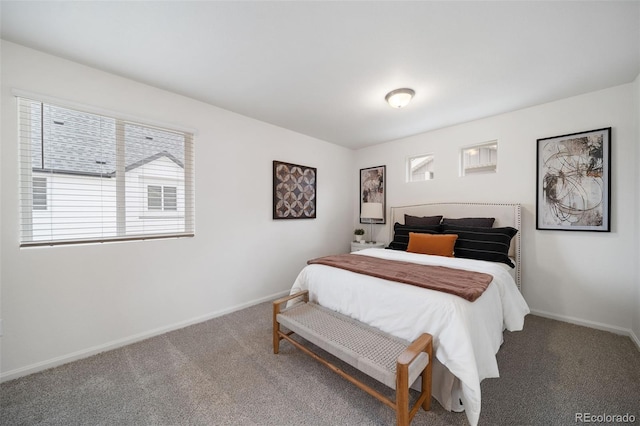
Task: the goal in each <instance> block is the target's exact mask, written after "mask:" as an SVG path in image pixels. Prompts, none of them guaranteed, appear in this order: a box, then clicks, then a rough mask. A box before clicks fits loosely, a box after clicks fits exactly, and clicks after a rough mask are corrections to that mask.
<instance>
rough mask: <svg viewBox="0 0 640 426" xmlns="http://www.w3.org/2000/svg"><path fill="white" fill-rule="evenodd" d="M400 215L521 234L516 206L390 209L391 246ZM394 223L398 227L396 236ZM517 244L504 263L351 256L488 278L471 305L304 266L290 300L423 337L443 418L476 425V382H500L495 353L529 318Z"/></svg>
mask: <svg viewBox="0 0 640 426" xmlns="http://www.w3.org/2000/svg"><path fill="white" fill-rule="evenodd" d="M405 215H409V216H412V217H413V218H416V217H432V216H440V215H441V216H444V218H468V217H474V218H478V217H483V218H495V222H494V223H493V228H495V229H504V228H505V227H511V228H515V229H517V230H520V227H521V226H520V225H521V218H520V205H518V204H489V203H431V204H421V205H413V206H402V207H392V208H391V211H390V223H389V227H390V228H391V231H390V240H389V241H394V233H399V231H398V229H400V227H402V225H404V223H405V217H406V216H405ZM410 219H411V218H410ZM395 223H398V224H400V227H399V228H398V229H396V230H395V231H394V228H396V227H394V224H395ZM453 229H455V226H453ZM520 241H521V240H520V232H517V233H516V234H515V236H514V237H513V238H511V240H510V245H509V248H508V253H507V254H508V260H507V261H505V262H496V261H486V260H477V259H472V258H458V257H444V256H435V255H427V254H418V253H411V252H406V251H402V250H389V249H379V248H370V249H365V250H361V251H358V252H356V253H353V254H354V255H364V256H370V257H376V258H381V259H387V260H392V261H401V262H410V263H418V264H423V265H438V266H444V267H447V268H455V269H462V270H467V271H477V272H481V273H486V274H490V275H491V276H492V279H491V281H490V283H489V284H488V286H487V287H486V290H485V291H484V292H483V293H482V295H481V296H480V297H479V298H477V300H475V301H473V302H470V301H467V300H465V299H463V298H461V297H458V296H455V295H452V294H449V293H445V292H441V291H435V290H430V289H426V288H421V287H416V286H414V285H407V284H402V283H398V282H395V281H389V280H386V279H382V278H377V277H372V276H368V275H363V274H358V273H354V272H351V271H348V270H344V269H340V268H335V267H331V266H326V265H322V264H310V265H307V266H306V267H305V268H304V269H303V270H302V271H301V272H300V274H299V275H298V277H297V278H296V280H295V282H294V284H293V286H292V288H291V294H293V293H296V292H298V291H301V290H309V297H310V300H311V301H313V302H316V303H318V304H319V305H321V306H324V307H326V308H329V309H331V310H334V311H336V312H339V313H341V314H344V315H347V316H349V317H351V318H354V319H356V320H358V321H361V322H364V323H366V324H369V325H371V326H373V327H377V328H379V329H381V330H382V331H384V332H386V333H389V334H391V335H394V336H397V337H399V338H402V339H405V340H408V341H413V340H415V339H416V338H417V337H418V336H420V335H421V334H422V333H429V334H431V335H432V336H433V339H434V341H433V349H434V354H435V360H434V363H433V389H432V394H433V396H434V398H435V399H436V400H437V401H438V402H439V403H440V404H441V405H442V406H443V407H444V408H445V409H446V410H449V411H458V412H461V411H464V412H465V413H466V415H467V418H468V420H469V423H470V424H471V425H476V424H477V423H478V420H479V417H480V409H481V394H480V382H481V381H482V380H483V379H485V378H491V377H499V372H498V365H497V361H496V353H497V352H498V350H499V348H500V345H501V344H502V341H503V331H504V330H505V329H507V330H510V331H517V330H521V329H522V327H523V325H524V317H525V315H527V314H528V313H529V308H528V306H527V304H526V302H525V300H524V298H523V297H522V295H521V293H520V286H521V274H520V272H521V252H520ZM506 263H511V264H512V265H513V267H511V266H509V265H507V264H506Z"/></svg>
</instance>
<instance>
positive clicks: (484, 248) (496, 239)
mask: <svg viewBox="0 0 640 426" xmlns="http://www.w3.org/2000/svg"><path fill="white" fill-rule="evenodd" d="M442 233H443V234H457V235H458V239H457V240H456V244H455V246H454V248H453V255H454V257H462V258H466V259H477V260H488V261H490V262H502V263H506V264H507V265H509V266H511V267H512V268H514V267H515V265H514V264H513V262H512V261H511V259H509V246H510V245H511V239H512V238H513V237H514V236H515V235H516V234H517V233H518V230H517V229H515V228H512V227H510V226H508V227H505V228H482V227H474V226H456V225H446V224H445V225H442Z"/></svg>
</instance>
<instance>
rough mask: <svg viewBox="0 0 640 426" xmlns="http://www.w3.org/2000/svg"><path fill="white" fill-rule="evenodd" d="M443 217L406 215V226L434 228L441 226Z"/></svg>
mask: <svg viewBox="0 0 640 426" xmlns="http://www.w3.org/2000/svg"><path fill="white" fill-rule="evenodd" d="M441 220H442V216H422V217H420V216H410V215H408V214H405V215H404V224H405V225H409V226H433V225H440V221H441Z"/></svg>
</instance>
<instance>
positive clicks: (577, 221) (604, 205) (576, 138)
mask: <svg viewBox="0 0 640 426" xmlns="http://www.w3.org/2000/svg"><path fill="white" fill-rule="evenodd" d="M610 207H611V127H606V128H603V129H596V130H589V131H586V132H580V133H571V134H568V135H562V136H554V137H551V138H543V139H538V140H537V173H536V229H541V230H544V229H549V230H563V231H600V232H609V231H610V230H611V212H610Z"/></svg>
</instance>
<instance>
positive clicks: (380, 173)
mask: <svg viewBox="0 0 640 426" xmlns="http://www.w3.org/2000/svg"><path fill="white" fill-rule="evenodd" d="M386 169H387V167H386V166H377V167H369V168H366V169H360V214H361V217H360V223H373V224H382V225H384V224H385V223H386V211H387V204H386V193H385V184H386V180H387V176H386ZM365 203H380V204H382V219H364V220H363V218H362V205H363V204H365Z"/></svg>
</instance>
